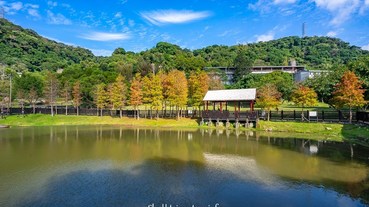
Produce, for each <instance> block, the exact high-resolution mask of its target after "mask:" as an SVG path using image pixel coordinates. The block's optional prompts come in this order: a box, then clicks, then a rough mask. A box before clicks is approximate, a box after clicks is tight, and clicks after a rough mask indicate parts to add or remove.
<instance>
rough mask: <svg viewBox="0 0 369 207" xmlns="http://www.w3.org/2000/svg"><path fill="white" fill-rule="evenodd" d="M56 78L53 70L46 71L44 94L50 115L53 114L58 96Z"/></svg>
mask: <svg viewBox="0 0 369 207" xmlns="http://www.w3.org/2000/svg"><path fill="white" fill-rule="evenodd" d="M58 84H59V83H58V80H57V79H56V75H55V73H53V72H50V71H47V73H46V83H45V96H46V101H47V103H49V105H50V110H51V116H54V114H55V113H54V106H55V104H56V99H57V97H58Z"/></svg>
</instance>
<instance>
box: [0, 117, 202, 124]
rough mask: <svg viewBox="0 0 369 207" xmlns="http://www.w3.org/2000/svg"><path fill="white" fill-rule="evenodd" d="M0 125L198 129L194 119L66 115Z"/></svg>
mask: <svg viewBox="0 0 369 207" xmlns="http://www.w3.org/2000/svg"><path fill="white" fill-rule="evenodd" d="M0 124H6V125H10V126H50V125H56V126H57V125H124V126H148V127H159V126H160V127H198V123H197V122H196V120H195V119H189V118H181V119H180V120H178V121H177V120H175V119H161V118H159V119H157V120H156V119H139V120H137V119H134V118H128V117H123V118H119V117H110V116H103V117H97V116H75V115H72V116H66V115H56V116H51V115H43V114H32V115H27V116H25V117H22V116H15V115H14V116H8V117H7V118H6V119H1V120H0Z"/></svg>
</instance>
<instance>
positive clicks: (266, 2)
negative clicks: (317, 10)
mask: <svg viewBox="0 0 369 207" xmlns="http://www.w3.org/2000/svg"><path fill="white" fill-rule="evenodd" d="M297 1H298V0H272V1H270V0H258V1H257V2H255V3H253V4H252V3H249V5H248V8H249V9H251V10H254V11H260V12H261V13H268V12H269V11H271V9H272V7H273V6H277V5H289V4H294V3H296V2H297Z"/></svg>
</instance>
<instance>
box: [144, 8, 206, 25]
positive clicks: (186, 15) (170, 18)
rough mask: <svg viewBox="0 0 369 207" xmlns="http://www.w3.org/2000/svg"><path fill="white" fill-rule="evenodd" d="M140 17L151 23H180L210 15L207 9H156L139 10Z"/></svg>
mask: <svg viewBox="0 0 369 207" xmlns="http://www.w3.org/2000/svg"><path fill="white" fill-rule="evenodd" d="M140 15H141V17H143V18H144V19H146V20H147V21H149V22H150V23H152V24H155V25H163V24H181V23H186V22H191V21H195V20H199V19H204V18H206V17H209V16H210V15H211V13H210V12H208V11H200V12H195V11H191V10H157V11H150V12H141V13H140Z"/></svg>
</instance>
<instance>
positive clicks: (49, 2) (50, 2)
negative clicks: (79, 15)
mask: <svg viewBox="0 0 369 207" xmlns="http://www.w3.org/2000/svg"><path fill="white" fill-rule="evenodd" d="M47 5H48V6H49V7H51V8H52V7H56V6H58V2H56V1H48V2H47Z"/></svg>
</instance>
